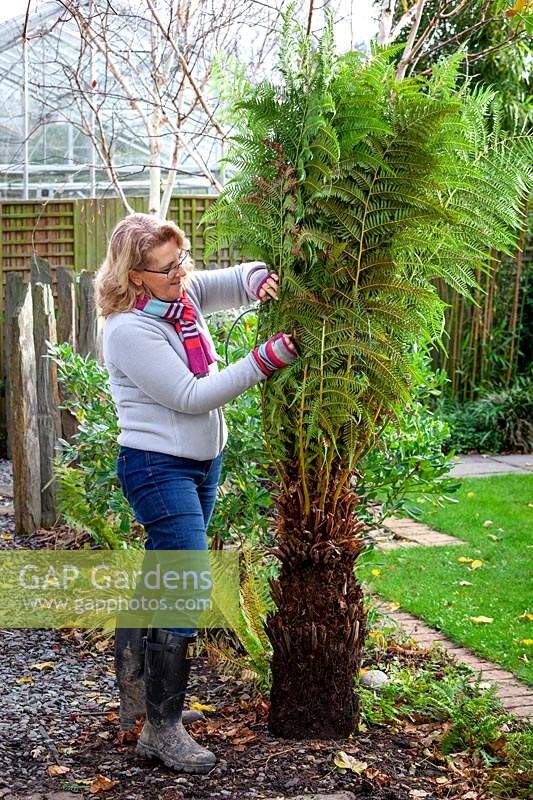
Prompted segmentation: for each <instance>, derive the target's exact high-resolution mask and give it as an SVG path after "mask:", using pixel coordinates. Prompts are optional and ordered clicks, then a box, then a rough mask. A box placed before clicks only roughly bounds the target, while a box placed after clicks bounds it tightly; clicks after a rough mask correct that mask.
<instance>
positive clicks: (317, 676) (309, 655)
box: [267, 479, 365, 739]
mask: <svg viewBox="0 0 533 800" xmlns="http://www.w3.org/2000/svg"><path fill="white" fill-rule="evenodd" d="M334 489H335V481H334V479H332V480H331V494H330V498H329V501H328V502H326V504H325V507H324V508H320V507H319V506H318V504H317V503H312V504H311V507H310V509H309V511H308V512H306V510H305V499H304V497H303V495H302V492H301V488H300V481H299V480H298V479H296V481H295V482H294V484H293V488H292V490H291V489H289V490H288V491H287V492H284V493H283V494H282V495H281V497H280V500H279V525H278V529H277V547H276V548H275V549H274V552H275V553H276V555H277V556H278V557H279V559H280V562H281V573H280V576H279V579H277V580H274V581H272V583H271V586H272V594H273V598H274V601H275V603H276V606H277V608H278V611H277V613H276V614H274V615H270V617H269V619H268V623H267V633H268V637H269V639H270V641H271V642H272V645H273V662H272V678H273V682H272V691H271V706H270V718H269V727H270V729H271V731H272V733H274V734H275V735H278V736H283V737H291V738H295V739H306V738H309V737H311V738H316V737H326V738H339V737H346V736H349V735H350V733H352V732H353V731H354V729H355V726H356V721H357V718H358V713H359V708H358V699H357V696H356V694H355V693H354V691H353V677H354V675H356V674H357V672H358V669H359V664H360V661H361V647H362V643H363V641H364V633H365V613H364V609H363V596H362V592H361V586H360V585H359V583H358V582H357V581H356V579H355V576H354V565H355V561H356V559H357V556H358V555H359V554H360V553H361V552H362V550H363V544H362V540H361V538H360V533H361V529H362V524H361V523H360V522H359V521H358V519H357V514H356V512H357V503H358V497H357V495H356V493H355V492H354V490H353V489H350V488H349V487H347V489H346V491H344V492H343V493H342V494H341V496H340V497H339V499H338V500H337V501H334V500H333V493H334Z"/></svg>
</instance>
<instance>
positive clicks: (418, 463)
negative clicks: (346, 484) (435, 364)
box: [356, 349, 460, 526]
mask: <svg viewBox="0 0 533 800" xmlns="http://www.w3.org/2000/svg"><path fill="white" fill-rule="evenodd" d="M413 362H414V367H416V368H417V370H418V379H417V381H416V383H415V385H414V387H413V396H412V399H411V400H410V401H409V403H407V404H405V405H401V406H400V407H399V408H398V410H397V412H396V414H395V424H389V425H388V426H387V428H386V429H385V431H384V432H383V435H382V437H381V440H380V441H379V443H378V445H377V446H376V447H374V448H373V449H372V450H370V452H369V453H368V454H367V455H366V456H365V457H364V458H363V460H362V462H361V465H360V467H359V469H360V473H361V477H360V479H359V481H358V482H357V484H356V486H357V492H358V494H359V495H360V497H361V498H362V510H361V516H362V517H363V518H364V519H366V520H367V522H368V523H372V524H373V525H374V526H379V525H380V524H381V522H382V521H383V520H384V519H385V518H386V517H390V516H391V515H392V514H393V513H395V512H403V513H406V514H409V515H411V516H418V515H419V514H420V513H421V511H420V508H419V507H418V506H417V504H416V503H417V502H420V500H425V499H428V498H430V499H431V500H432V502H434V503H437V504H439V505H440V504H442V503H443V502H444V501H445V500H449V499H450V498H449V495H450V494H452V493H453V492H455V491H456V490H457V489H458V488H459V486H460V483H459V481H457V480H456V479H454V478H450V477H449V471H450V469H451V468H452V466H453V452H451V453H448V455H445V454H444V453H443V451H442V445H443V443H444V442H445V441H446V440H447V438H448V436H449V428H448V425H447V424H446V422H444V421H443V420H442V419H441V418H440V416H439V415H438V414H436V413H435V412H434V411H432V410H431V405H432V403H434V401H435V398H437V397H439V396H440V395H441V391H442V387H443V384H444V382H445V378H444V376H443V375H442V373H438V374H437V373H434V372H433V371H432V369H431V363H430V358H429V355H428V354H427V352H426V351H425V349H423V350H421V351H419V352H415V354H414V356H413Z"/></svg>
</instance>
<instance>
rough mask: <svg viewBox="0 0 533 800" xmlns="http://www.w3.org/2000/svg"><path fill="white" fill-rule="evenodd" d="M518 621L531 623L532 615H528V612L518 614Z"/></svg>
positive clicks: (532, 620)
mask: <svg viewBox="0 0 533 800" xmlns="http://www.w3.org/2000/svg"><path fill="white" fill-rule="evenodd" d="M518 619H527V620H529V622H533V614H530V613H529V611H524V613H523V614H520V616H519V617H518Z"/></svg>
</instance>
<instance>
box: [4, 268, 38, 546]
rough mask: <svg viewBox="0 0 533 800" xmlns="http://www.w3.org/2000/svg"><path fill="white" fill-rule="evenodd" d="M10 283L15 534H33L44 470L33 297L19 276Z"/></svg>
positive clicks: (9, 323)
mask: <svg viewBox="0 0 533 800" xmlns="http://www.w3.org/2000/svg"><path fill="white" fill-rule="evenodd" d="M10 282H11V283H12V286H11V288H10V292H9V295H10V298H11V300H14V303H13V307H12V308H11V309H10V314H9V318H7V327H8V337H9V344H8V347H9V395H10V403H9V405H10V420H9V424H10V431H11V450H12V454H13V456H12V457H13V495H14V506H15V531H16V532H17V533H28V534H31V533H34V532H35V531H36V530H37V528H39V527H40V525H41V466H40V456H39V432H38V427H37V375H36V368H35V349H34V344H33V307H32V293H31V286H30V285H29V284H26V283H23V282H22V277H21V276H20V275H15V274H10V275H9V276H8V284H9V283H10ZM18 282H20V283H18ZM17 284H18V285H17Z"/></svg>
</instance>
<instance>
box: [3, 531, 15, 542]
mask: <svg viewBox="0 0 533 800" xmlns="http://www.w3.org/2000/svg"><path fill="white" fill-rule="evenodd" d="M0 538H2V539H3V540H4V542H11V541H12V540H13V537H12V535H11V534H10V533H2V534H1V536H0Z"/></svg>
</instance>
